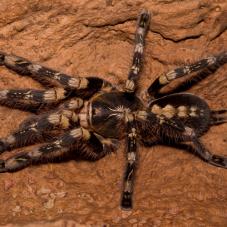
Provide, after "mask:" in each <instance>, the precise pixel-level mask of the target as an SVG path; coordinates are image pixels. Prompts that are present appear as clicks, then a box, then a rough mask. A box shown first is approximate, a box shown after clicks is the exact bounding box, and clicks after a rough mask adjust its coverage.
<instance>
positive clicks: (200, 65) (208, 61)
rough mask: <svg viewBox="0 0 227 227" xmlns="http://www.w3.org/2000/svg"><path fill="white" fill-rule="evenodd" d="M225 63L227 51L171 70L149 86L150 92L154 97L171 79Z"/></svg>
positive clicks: (226, 61)
mask: <svg viewBox="0 0 227 227" xmlns="http://www.w3.org/2000/svg"><path fill="white" fill-rule="evenodd" d="M223 63H227V52H224V53H221V54H220V55H218V56H211V57H208V58H204V59H202V60H200V61H197V62H195V63H194V64H190V65H186V66H183V67H180V68H177V69H174V70H171V71H169V72H167V73H165V74H162V75H161V76H159V77H158V78H157V79H156V80H155V81H154V82H153V83H152V84H151V85H150V87H149V88H148V94H149V95H150V96H151V97H153V96H154V95H156V94H157V93H158V92H159V91H160V90H161V88H162V87H164V86H165V85H167V84H169V83H170V82H171V81H173V80H175V79H177V78H180V77H183V76H186V75H188V74H190V73H193V72H197V71H200V70H203V69H206V68H207V67H210V66H216V65H220V64H223Z"/></svg>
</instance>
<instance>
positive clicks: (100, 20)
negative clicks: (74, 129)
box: [0, 0, 227, 227]
mask: <svg viewBox="0 0 227 227" xmlns="http://www.w3.org/2000/svg"><path fill="white" fill-rule="evenodd" d="M142 8H147V9H149V10H150V11H151V12H152V14H153V16H152V21H151V24H150V31H149V33H148V35H147V40H146V50H145V60H144V69H143V72H142V76H141V80H140V87H141V89H145V88H146V87H147V86H148V85H149V84H150V83H151V82H152V81H154V79H155V78H156V77H157V76H158V75H160V74H161V73H163V72H166V71H168V70H170V69H173V68H175V67H177V66H182V65H184V64H185V63H190V62H194V61H196V60H198V59H200V58H202V57H206V56H210V55H212V54H217V53H220V52H221V51H223V50H224V49H225V50H227V32H226V25H227V3H226V1H225V0H215V1H213V0H185V1H180V0H165V1H164V0H124V1H123V0H93V1H87V0H11V1H6V0H1V1H0V50H2V51H5V52H7V53H14V54H17V55H19V56H23V57H26V58H28V59H31V60H32V61H35V62H39V63H41V64H43V65H45V66H49V67H52V68H54V69H57V70H60V71H63V72H65V73H68V74H71V75H81V76H88V75H98V76H100V77H102V78H105V79H107V80H109V81H110V82H114V83H122V81H123V80H124V79H125V78H126V77H127V73H128V69H129V66H130V64H131V57H132V51H133V48H134V46H133V40H134V31H135V25H136V18H137V16H138V14H139V12H140V11H141V9H142ZM226 67H227V65H225V66H222V67H221V68H220V69H218V70H217V71H216V72H215V73H214V74H213V75H211V76H210V77H209V78H206V79H205V80H203V81H202V82H200V83H199V84H197V85H196V86H194V87H193V88H192V89H190V92H191V93H194V94H196V95H198V96H200V97H202V98H205V99H206V100H207V102H208V103H209V105H210V106H211V107H212V108H214V109H215V108H216V109H220V108H227V103H226V100H227V78H226V74H225V71H226V69H227V68H226ZM0 88H1V89H3V88H41V85H39V84H38V83H37V82H34V81H33V80H32V79H30V78H28V77H20V76H18V75H16V74H15V73H12V72H10V71H9V70H7V69H5V68H4V67H0ZM30 115H31V114H30V113H26V112H22V111H19V110H12V109H9V108H6V107H0V121H1V128H0V136H1V137H2V136H6V135H7V134H8V133H9V132H11V131H12V130H13V129H15V128H16V127H17V126H18V125H19V124H20V123H21V122H22V120H24V119H25V118H26V117H28V116H30ZM202 141H203V142H204V143H205V144H206V146H207V147H208V148H209V149H210V150H211V151H213V152H215V153H217V154H223V155H227V150H226V144H227V124H225V125H220V126H218V127H213V128H212V129H211V130H209V132H208V133H207V134H206V135H205V136H203V138H202ZM20 150H22V149H20ZM9 155H10V154H9V153H6V154H4V155H1V158H6V157H8V156H9ZM139 155H140V158H139V159H140V161H139V167H138V171H137V179H136V185H135V193H134V209H133V210H132V211H128V212H127V211H122V210H121V209H120V207H119V203H120V195H121V190H122V177H123V170H124V165H125V156H124V141H122V142H121V146H120V148H119V149H118V151H117V152H116V153H114V154H111V155H109V156H107V157H105V158H103V159H102V160H100V161H98V162H94V163H90V162H86V161H80V162H76V161H73V160H72V161H69V162H64V163H57V164H46V165H40V166H32V167H29V168H26V169H24V170H22V171H19V172H16V173H5V174H1V175H0V226H8V227H9V226H10V227H12V226H29V227H30V226H56V227H57V226H67V227H69V226H104V224H105V225H106V226H155V227H157V226H174V227H176V226H180V227H182V226H206V227H208V226H212V227H214V226H215V227H219V226H220V227H224V226H227V170H225V169H221V168H217V167H214V166H211V165H208V164H206V163H204V162H203V161H201V160H200V159H199V158H198V157H195V156H194V155H192V154H190V153H187V152H184V151H183V150H180V149H179V150H178V149H174V148H170V147H163V146H155V147H152V148H142V147H140V149H139ZM49 222H50V223H49Z"/></svg>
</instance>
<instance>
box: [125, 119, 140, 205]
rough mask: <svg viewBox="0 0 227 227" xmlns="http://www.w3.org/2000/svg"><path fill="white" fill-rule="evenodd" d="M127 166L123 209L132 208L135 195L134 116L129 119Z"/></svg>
mask: <svg viewBox="0 0 227 227" xmlns="http://www.w3.org/2000/svg"><path fill="white" fill-rule="evenodd" d="M126 121H127V133H128V136H127V143H128V146H127V166H126V171H125V176H124V188H123V195H122V200H121V206H122V208H123V209H131V208H132V194H133V184H134V178H135V168H136V154H137V144H136V138H137V133H136V126H135V119H134V116H132V115H129V116H128V118H127V120H126Z"/></svg>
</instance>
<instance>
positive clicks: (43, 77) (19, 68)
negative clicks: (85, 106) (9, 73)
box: [0, 52, 113, 96]
mask: <svg viewBox="0 0 227 227" xmlns="http://www.w3.org/2000/svg"><path fill="white" fill-rule="evenodd" d="M0 65H4V66H5V67H7V68H9V69H11V70H13V71H15V72H17V73H19V74H20V75H27V76H30V77H32V78H33V79H34V80H37V81H38V82H40V83H41V84H42V85H44V86H46V87H49V86H51V87H59V86H60V87H64V88H66V89H69V90H73V91H75V90H76V91H80V90H82V91H83V94H82V95H85V94H86V93H88V96H89V95H92V94H94V93H95V92H97V91H99V90H108V89H110V90H111V89H113V86H112V85H111V84H110V83H108V82H107V81H105V80H103V79H100V78H98V77H87V78H84V77H78V76H77V77H72V76H69V75H67V74H64V73H61V72H58V71H55V70H53V69H50V68H47V67H44V66H41V65H39V64H36V63H32V62H31V61H29V60H27V59H25V58H22V57H19V56H15V55H9V54H6V53H3V52H0ZM84 93H85V94H84Z"/></svg>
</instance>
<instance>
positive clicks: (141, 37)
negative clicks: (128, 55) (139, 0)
mask: <svg viewBox="0 0 227 227" xmlns="http://www.w3.org/2000/svg"><path fill="white" fill-rule="evenodd" d="M149 22H150V13H149V12H148V11H146V10H143V11H142V12H141V14H140V16H139V18H138V22H137V29H136V34H135V49H134V55H133V60H132V66H131V69H130V72H129V74H128V79H127V81H126V83H125V91H126V92H129V93H131V92H134V91H135V89H136V83H137V81H138V79H139V73H140V71H141V67H142V59H143V51H144V44H145V36H146V33H147V31H148V29H149Z"/></svg>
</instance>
